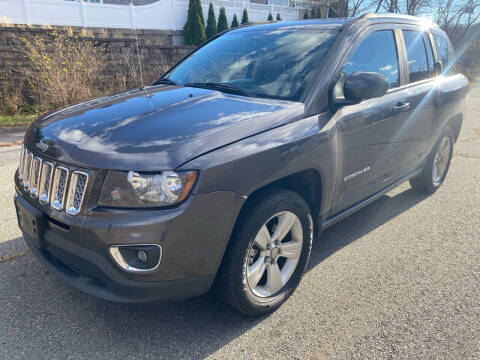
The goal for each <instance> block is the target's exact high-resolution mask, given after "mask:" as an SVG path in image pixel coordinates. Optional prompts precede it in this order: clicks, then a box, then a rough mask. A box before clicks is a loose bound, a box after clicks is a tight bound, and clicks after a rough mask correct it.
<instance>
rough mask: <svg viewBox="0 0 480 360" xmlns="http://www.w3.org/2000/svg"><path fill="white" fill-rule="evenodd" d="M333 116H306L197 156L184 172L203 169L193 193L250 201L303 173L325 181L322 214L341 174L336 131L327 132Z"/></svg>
mask: <svg viewBox="0 0 480 360" xmlns="http://www.w3.org/2000/svg"><path fill="white" fill-rule="evenodd" d="M329 118H330V115H329V114H328V113H324V114H321V115H315V116H311V117H308V118H304V119H301V120H298V121H295V122H292V123H289V124H286V125H283V126H280V127H277V128H274V129H271V130H268V131H266V132H263V133H261V134H257V135H255V136H252V137H249V138H247V139H243V140H241V141H238V142H236V143H233V144H230V145H227V146H224V147H222V148H219V149H217V150H214V151H212V152H210V153H208V154H204V155H202V156H200V157H198V158H195V159H193V160H191V161H189V162H188V163H186V164H184V165H182V166H181V167H180V169H197V170H199V171H200V176H199V180H198V183H197V185H196V186H195V188H194V190H193V193H195V194H202V193H207V192H212V191H233V192H236V193H238V194H240V195H242V196H246V197H248V196H249V195H250V194H252V193H253V192H254V191H256V190H258V189H260V188H262V187H263V186H265V185H268V184H271V183H273V182H275V181H277V180H279V179H282V178H284V177H286V176H289V175H292V174H295V173H298V172H300V171H303V170H310V169H313V170H316V171H318V173H319V174H320V176H321V179H322V199H323V201H322V209H321V210H322V211H321V214H323V213H324V211H323V210H325V209H326V208H329V206H330V204H331V200H332V198H333V192H334V185H335V177H336V173H337V163H338V162H337V156H338V154H337V136H336V133H335V132H336V128H335V127H331V128H328V129H325V128H324V124H326V123H327V121H328V119H329Z"/></svg>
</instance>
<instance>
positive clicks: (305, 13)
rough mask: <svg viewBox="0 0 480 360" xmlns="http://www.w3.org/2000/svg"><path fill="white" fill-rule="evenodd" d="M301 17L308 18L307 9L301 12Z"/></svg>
mask: <svg viewBox="0 0 480 360" xmlns="http://www.w3.org/2000/svg"><path fill="white" fill-rule="evenodd" d="M303 18H304V19H308V10H305V12H304V13H303Z"/></svg>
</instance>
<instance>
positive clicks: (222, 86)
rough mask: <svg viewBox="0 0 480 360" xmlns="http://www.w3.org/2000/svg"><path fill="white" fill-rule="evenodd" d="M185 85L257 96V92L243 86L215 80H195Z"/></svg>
mask: <svg viewBox="0 0 480 360" xmlns="http://www.w3.org/2000/svg"><path fill="white" fill-rule="evenodd" d="M183 86H188V87H198V88H204V89H212V90H218V91H223V92H228V93H233V94H240V95H244V96H249V97H256V95H255V94H252V93H250V92H248V91H246V90H244V89H242V88H241V87H238V86H235V85H232V84H228V83H215V82H204V83H201V82H194V83H186V84H184V85H183Z"/></svg>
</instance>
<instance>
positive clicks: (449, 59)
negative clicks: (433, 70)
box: [432, 33, 456, 75]
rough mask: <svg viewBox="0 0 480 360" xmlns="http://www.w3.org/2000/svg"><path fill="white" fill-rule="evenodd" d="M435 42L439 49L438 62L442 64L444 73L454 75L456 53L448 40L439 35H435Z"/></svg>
mask: <svg viewBox="0 0 480 360" xmlns="http://www.w3.org/2000/svg"><path fill="white" fill-rule="evenodd" d="M432 35H433V41H434V42H435V48H436V49H437V56H438V60H440V61H441V62H442V68H443V73H444V74H447V75H453V74H455V73H456V69H455V67H454V66H453V65H454V59H453V57H454V53H453V49H452V47H451V45H450V42H449V41H448V40H447V38H446V37H445V36H444V35H442V34H439V33H433V34H432Z"/></svg>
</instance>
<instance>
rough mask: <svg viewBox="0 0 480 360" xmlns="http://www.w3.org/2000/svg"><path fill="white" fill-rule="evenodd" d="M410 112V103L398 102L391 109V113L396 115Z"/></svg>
mask: <svg viewBox="0 0 480 360" xmlns="http://www.w3.org/2000/svg"><path fill="white" fill-rule="evenodd" d="M408 110H410V103H409V102H399V103H397V105H395V106H394V108H393V111H392V112H393V113H394V114H398V113H401V112H405V111H408Z"/></svg>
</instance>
